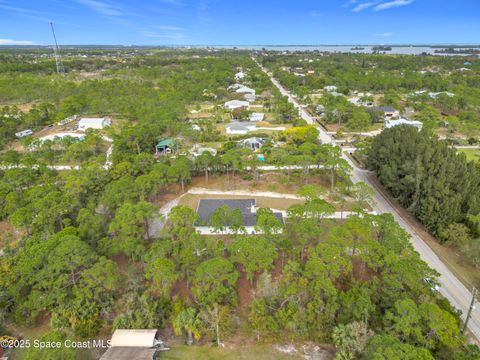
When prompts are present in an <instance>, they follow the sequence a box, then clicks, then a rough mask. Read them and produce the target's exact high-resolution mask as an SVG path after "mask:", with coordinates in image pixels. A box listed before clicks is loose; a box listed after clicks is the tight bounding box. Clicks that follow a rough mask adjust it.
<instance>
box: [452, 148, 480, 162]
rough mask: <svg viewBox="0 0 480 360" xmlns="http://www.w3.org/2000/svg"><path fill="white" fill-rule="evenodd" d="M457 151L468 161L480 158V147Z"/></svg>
mask: <svg viewBox="0 0 480 360" xmlns="http://www.w3.org/2000/svg"><path fill="white" fill-rule="evenodd" d="M457 151H458V152H459V153H463V154H465V156H466V157H467V160H469V161H479V160H480V149H457Z"/></svg>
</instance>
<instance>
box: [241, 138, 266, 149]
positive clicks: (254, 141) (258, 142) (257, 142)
mask: <svg viewBox="0 0 480 360" xmlns="http://www.w3.org/2000/svg"><path fill="white" fill-rule="evenodd" d="M266 141H267V139H264V138H259V137H251V138H248V139H243V140H240V141H239V142H238V143H239V144H240V145H241V146H243V147H246V148H249V149H252V150H257V149H260V148H261V147H262V146H263V144H265V142H266Z"/></svg>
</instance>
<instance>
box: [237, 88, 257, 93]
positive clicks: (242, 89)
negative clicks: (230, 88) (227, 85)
mask: <svg viewBox="0 0 480 360" xmlns="http://www.w3.org/2000/svg"><path fill="white" fill-rule="evenodd" d="M236 92H237V93H239V94H255V89H252V88H249V87H248V86H242V87H240V88H238V89H237V90H236Z"/></svg>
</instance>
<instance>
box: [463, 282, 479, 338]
mask: <svg viewBox="0 0 480 360" xmlns="http://www.w3.org/2000/svg"><path fill="white" fill-rule="evenodd" d="M476 296H477V289H476V288H473V292H472V301H471V302H470V307H469V308H468V313H467V317H466V319H465V324H464V325H463V329H462V334H464V333H465V331H466V330H467V326H468V321H469V320H470V317H471V316H472V311H473V309H474V308H475V297H476Z"/></svg>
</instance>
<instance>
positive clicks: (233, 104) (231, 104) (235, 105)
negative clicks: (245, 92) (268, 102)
mask: <svg viewBox="0 0 480 360" xmlns="http://www.w3.org/2000/svg"><path fill="white" fill-rule="evenodd" d="M249 106H250V103H249V102H248V101H242V100H230V101H227V102H226V103H225V104H224V107H225V109H230V110H234V109H240V108H242V107H246V108H248V107H249Z"/></svg>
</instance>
